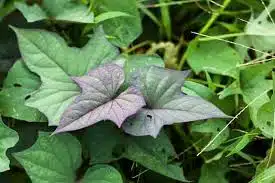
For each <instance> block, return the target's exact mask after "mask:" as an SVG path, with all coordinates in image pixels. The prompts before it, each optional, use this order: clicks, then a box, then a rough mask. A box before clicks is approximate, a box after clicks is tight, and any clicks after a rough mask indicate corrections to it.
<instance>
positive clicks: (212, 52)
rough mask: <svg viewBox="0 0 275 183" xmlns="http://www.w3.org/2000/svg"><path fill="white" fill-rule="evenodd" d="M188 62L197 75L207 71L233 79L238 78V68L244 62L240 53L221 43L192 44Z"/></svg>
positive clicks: (188, 53)
mask: <svg viewBox="0 0 275 183" xmlns="http://www.w3.org/2000/svg"><path fill="white" fill-rule="evenodd" d="M206 53H207V54H206ZM187 61H188V64H189V65H190V67H191V68H192V69H193V70H194V71H195V72H196V73H197V74H198V73H199V72H201V71H207V72H210V73H213V74H220V75H225V76H230V77H233V78H238V69H237V67H236V66H237V65H238V64H240V63H241V62H242V60H241V57H240V56H239V55H238V52H237V51H236V50H234V49H233V48H231V47H230V46H229V45H228V44H227V43H224V42H221V41H207V42H200V43H197V42H191V43H190V44H189V46H188V50H187Z"/></svg>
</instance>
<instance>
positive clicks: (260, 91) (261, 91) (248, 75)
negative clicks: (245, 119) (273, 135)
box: [240, 62, 275, 137]
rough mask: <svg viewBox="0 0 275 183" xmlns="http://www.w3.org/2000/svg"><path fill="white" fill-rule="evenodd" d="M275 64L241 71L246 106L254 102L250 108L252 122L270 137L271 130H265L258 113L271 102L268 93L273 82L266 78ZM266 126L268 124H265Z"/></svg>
mask: <svg viewBox="0 0 275 183" xmlns="http://www.w3.org/2000/svg"><path fill="white" fill-rule="evenodd" d="M274 65H275V62H269V63H265V64H260V65H255V66H250V67H248V68H246V69H244V70H242V71H241V74H240V85H241V90H242V95H243V99H244V101H245V103H246V104H249V103H250V102H252V101H254V100H255V99H256V101H254V102H253V103H252V104H251V105H250V106H249V113H250V117H251V120H252V122H253V124H254V125H255V127H256V128H260V129H261V130H262V132H263V134H264V135H267V137H270V136H269V134H270V129H267V128H263V127H262V125H263V123H262V122H260V120H259V119H258V111H259V110H260V108H261V107H262V106H263V105H264V104H265V103H267V102H269V101H270V99H269V97H268V95H267V91H269V90H271V89H272V80H268V79H266V78H265V77H266V76H267V75H268V73H270V72H271V71H272V68H273V67H274ZM265 124H266V123H265Z"/></svg>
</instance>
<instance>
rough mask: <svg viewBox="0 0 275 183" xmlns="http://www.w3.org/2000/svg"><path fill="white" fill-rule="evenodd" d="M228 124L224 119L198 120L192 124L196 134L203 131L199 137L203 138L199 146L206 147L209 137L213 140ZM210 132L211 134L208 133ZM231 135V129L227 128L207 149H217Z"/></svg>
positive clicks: (192, 129) (192, 130)
mask: <svg viewBox="0 0 275 183" xmlns="http://www.w3.org/2000/svg"><path fill="white" fill-rule="evenodd" d="M225 126H226V121H224V120H218V119H217V120H211V119H210V120H207V121H206V122H203V123H200V122H196V123H193V124H192V125H191V132H192V133H193V135H194V136H195V133H194V132H197V133H202V135H200V136H199V137H198V138H199V139H203V140H202V141H201V143H198V146H201V147H204V146H205V145H206V144H207V143H208V139H209V138H205V137H210V140H212V139H213V138H214V137H215V136H216V135H217V134H218V133H219V132H220V131H221V130H222V129H223V128H224V127H225ZM208 134H209V135H208ZM228 137H229V129H228V128H226V129H225V130H224V131H223V132H222V133H221V134H220V135H219V136H218V137H217V138H216V140H215V141H214V142H213V143H212V144H211V145H210V146H209V147H208V148H207V149H205V151H212V150H214V149H217V148H218V147H219V146H220V145H221V144H222V143H224V142H225V141H226V140H227V138H228Z"/></svg>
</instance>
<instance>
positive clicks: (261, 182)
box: [249, 165, 275, 183]
mask: <svg viewBox="0 0 275 183" xmlns="http://www.w3.org/2000/svg"><path fill="white" fill-rule="evenodd" d="M274 179H275V165H272V166H271V167H269V168H267V169H265V170H264V171H263V172H262V173H260V174H258V175H257V176H256V177H254V178H253V180H251V181H250V182H249V183H273V181H274Z"/></svg>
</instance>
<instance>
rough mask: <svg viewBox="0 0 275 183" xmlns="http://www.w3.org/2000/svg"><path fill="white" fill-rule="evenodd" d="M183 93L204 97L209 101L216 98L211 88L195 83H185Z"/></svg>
mask: <svg viewBox="0 0 275 183" xmlns="http://www.w3.org/2000/svg"><path fill="white" fill-rule="evenodd" d="M181 91H182V92H183V93H185V94H187V95H191V96H197V97H202V98H204V99H206V100H208V101H211V99H212V98H213V97H215V94H214V93H213V92H212V90H211V89H210V88H208V87H206V86H204V85H201V84H199V83H195V82H193V81H185V82H184V84H183V87H182V89H181Z"/></svg>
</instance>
